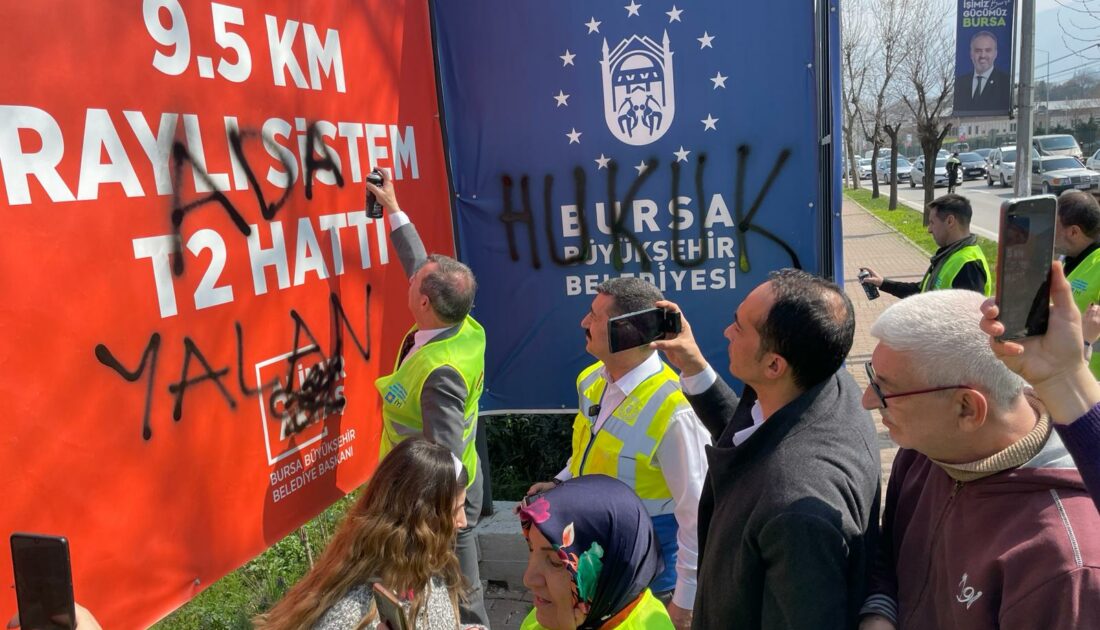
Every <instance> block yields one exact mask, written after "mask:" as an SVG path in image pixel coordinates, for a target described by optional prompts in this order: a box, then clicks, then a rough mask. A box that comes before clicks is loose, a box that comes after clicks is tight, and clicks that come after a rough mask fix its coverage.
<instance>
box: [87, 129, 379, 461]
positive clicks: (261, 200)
mask: <svg viewBox="0 0 1100 630" xmlns="http://www.w3.org/2000/svg"><path fill="white" fill-rule="evenodd" d="M249 138H256V139H260V141H261V142H263V143H265V144H266V145H268V147H269V148H273V147H274V146H275V145H274V142H273V141H272V140H271V139H269V138H263V137H261V135H260V134H259V133H258V132H255V131H249V130H246V131H243V132H241V131H238V130H236V129H233V130H231V131H230V133H229V145H230V148H231V150H232V152H233V155H234V157H235V158H236V161H237V163H239V164H240V166H241V168H242V170H243V171H244V174H245V177H246V178H247V179H248V183H249V185H250V186H251V188H252V190H253V191H254V192H255V195H256V205H257V208H258V209H259V211H260V214H261V216H262V217H263V219H264V220H265V221H272V220H274V218H275V216H276V214H277V213H278V212H279V210H280V209H281V208H282V207H283V206H284V205H285V204H286V202H287V200H288V199H289V198H290V195H291V192H292V191H293V190H294V183H295V180H296V178H293V177H292V178H290V179H289V181H288V183H287V186H286V188H285V189H284V191H283V194H282V196H281V197H279V199H277V200H275V201H273V202H270V203H269V202H268V201H267V199H266V197H265V196H264V191H263V188H262V187H261V186H260V182H259V180H258V179H257V177H256V174H255V172H254V171H253V170H252V167H251V166H250V165H249V163H248V160H247V159H246V158H245V155H244V140H246V139H249ZM307 138H308V140H307V146H308V150H307V151H306V152H305V153H306V155H305V159H304V162H305V174H304V177H303V180H304V185H303V186H304V192H305V198H306V200H311V199H313V179H314V177H316V176H317V174H318V173H319V172H321V171H329V172H331V173H332V175H333V179H334V180H335V182H336V185H337V186H339V187H341V188H342V187H343V186H344V177H343V175H342V174H341V173H340V168H339V166H338V165H337V163H336V158H335V155H334V154H333V153H332V150H331V149H330V148H329V147H328V146H327V145H325V144H324V142H323V141H322V139H321V133H320V131H319V129H318V127H317V124H316V123H311V124H310V125H309V127H308V129H307ZM276 153H278V155H279V156H280V157H279V160H280V162H281V163H282V165H283V169H284V171H285V172H287V173H292V172H294V169H295V166H294V164H293V163H291V162H290V158H288V157H287V156H286V155H285V154H284V153H282V152H276ZM318 154H320V156H318ZM184 166H190V167H191V168H192V169H194V172H195V173H196V174H197V176H198V177H199V178H200V179H201V180H202V181H203V183H204V184H205V185H206V187H207V188H209V189H210V190H212V191H213V192H211V193H210V194H208V195H206V196H204V197H200V198H198V199H195V200H192V201H190V202H187V203H184V202H183V199H182V195H181V192H180V185H179V183H180V182H181V181H182V174H183V168H184ZM172 178H173V194H172V202H171V209H172V211H171V220H172V230H173V235H174V236H176V238H175V239H174V240H175V245H174V251H173V252H172V253H173V254H174V256H173V263H172V270H173V273H174V274H175V275H177V276H180V275H182V274H183V272H184V258H185V257H184V256H183V252H182V247H183V239H182V238H180V235H181V231H182V226H183V220H184V218H185V217H186V216H187V215H188V214H189V213H191V212H193V211H195V210H198V209H199V208H201V207H203V206H205V205H207V204H211V203H215V204H217V205H219V206H221V208H222V209H224V210H225V212H226V214H227V215H228V216H229V219H230V221H232V223H233V225H234V226H235V227H236V228H237V230H238V231H239V232H240V233H241V234H242V235H243V236H246V237H247V236H249V235H250V234H251V232H252V229H251V227H250V226H249V224H248V222H247V221H245V219H244V216H243V215H242V214H241V212H240V211H239V210H238V209H237V208H236V206H234V205H233V203H232V202H231V201H230V200H229V198H228V197H226V195H225V194H224V193H222V192H221V191H220V190H218V188H217V185H216V184H215V182H214V181H213V178H211V177H210V175H209V173H207V171H206V170H205V169H204V168H202V167H201V166H200V165H198V164H196V163H195V161H194V159H193V158H192V156H191V153H190V152H189V150H188V149H187V147H186V145H184V144H183V143H182V142H180V141H179V140H176V141H175V142H174V143H173V145H172ZM370 293H371V287H370V285H367V287H366V301H367V325H366V337H365V338H366V343H365V345H364V343H361V342H360V340H359V337H358V336H356V334H355V330H354V328H353V327H352V325H351V322H350V321H349V320H348V318H347V314H346V313H345V312H344V308H343V306H342V305H341V303H340V299H339V296H338V295H337V294H336V293H331V294H330V313H331V315H332V327H333V329H334V330H335V342H334V344H333V349H332V352H331V353H330V355H328V356H326V355H325V353H324V352H323V351H322V350H321V345H320V344H319V343H318V342H317V339H316V337H314V335H313V333H312V332H311V331H310V329H309V326H308V325H306V323H305V321H304V320H303V319H302V317H301V316H300V315H299V314H298V312H297V311H295V310H293V309H292V310H291V311H290V317H291V319H292V320H294V340H293V344H292V345H291V352H290V354H289V356H288V357H287V359H286V361H287V373H286V378H285V379H283V380H282V381H280V380H279V378H278V377H276V378H274V379H272V380H271V381H269V382H267V383H263V384H259V385H258V387H259V388H258V389H253V388H251V387H249V386H248V385H247V384H246V383H245V381H244V330H243V327H242V326H241V323H240V322H236V323H235V324H234V330H235V333H236V338H237V379H238V385H239V387H240V391H241V394H243V395H244V396H246V397H250V396H256V395H260V394H262V393H263V392H265V391H266V392H268V398H267V406H268V409H269V410H270V412H271V413H272V417H277V418H280V419H281V420H282V421H283V426H284V429H285V431H286V432H288V433H296V432H300V431H302V430H303V429H304V428H305V427H307V426H309V425H311V424H313V423H314V422H316V421H318V420H321V419H323V418H325V417H328V416H329V415H331V414H333V413H339V412H341V411H342V410H343V408H344V405H345V402H346V401H345V400H344V398H343V396H342V395H340V394H338V393H337V392H338V388H337V381H338V380H339V379H340V378H342V375H343V373H344V369H343V368H344V356H343V332H344V329H345V328H346V329H347V331H348V333H349V334H350V335H351V338H352V341H353V342H354V343H355V347H356V349H357V350H358V351H359V355H360V356H361V357H362V358H363V360H364V361H370ZM303 332H304V333H305V335H306V337H308V338H309V340H310V342H311V345H309V346H307V347H305V348H300V347H299V341H300V338H301V335H302V333H303ZM160 348H161V335H160V333H158V332H154V333H153V334H152V335H151V336H150V337H149V343H148V344H147V345H146V346H145V350H144V351H143V352H142V355H141V361H140V362H139V363H138V366H137V368H136V369H134V370H129V369H127V368H126V367H125V366H124V365H123V364H122V362H121V361H119V360H118V359H117V358H116V357H115V356H114V354H113V353H112V352H111V350H110V349H109V348H108V347H107V346H106V345H105V344H97V345H96V347H95V356H96V359H98V360H99V362H100V363H102V364H103V365H105V366H107V367H109V368H111V369H112V370H114V371H115V372H116V373H117V374H118V375H119V376H121V377H122V378H123V379H124V380H126V381H129V382H136V381H138V380H140V379H141V378H142V377H143V376H145V377H146V381H147V382H146V391H145V409H144V412H143V413H142V431H141V434H142V437H143V438H144V439H146V440H149V439H152V436H153V430H152V426H151V424H150V415H151V409H152V400H153V391H154V382H155V381H156V371H157V359H158V356H159V353H160ZM183 350H184V353H183V366H182V368H181V370H180V380H179V381H177V382H175V383H170V384H169V385H168V393H169V394H172V395H173V396H174V397H175V403H174V406H173V409H172V419H173V420H174V421H176V422H179V420H180V419H181V418H182V417H183V402H184V399H185V397H186V394H187V391H188V389H191V388H194V387H197V386H199V385H202V384H203V383H206V382H207V381H212V382H213V383H214V385H215V386H216V387H217V389H218V392H219V393H220V394H221V396H222V398H223V399H224V400H225V402H226V405H227V406H228V407H229V409H230V410H235V409H236V408H237V401H236V400H235V399H234V398H233V394H232V393H230V391H229V389H228V388H227V387H226V385H225V383H224V382H223V379H224V378H225V377H226V376H227V375H228V374H229V367H228V366H227V367H224V368H221V369H214V368H213V367H212V366H211V364H210V362H209V361H208V360H207V359H206V356H205V355H204V354H203V352H202V350H200V349H199V346H198V344H197V343H196V342H195V341H194V340H193V339H191V338H190V337H184V339H183ZM314 354H317V355H319V357H320V360H319V362H318V363H317V365H315V366H313V368H312V369H310V370H309V372H308V375H307V376H306V378H305V379H304V380H302V382H301V383H299V384H298V386H297V387H295V385H294V382H295V380H294V373H295V366H296V365H298V363H300V362H301V361H302V360H303V359H305V358H306V357H309V356H311V355H314ZM192 358H193V359H194V360H195V361H196V362H197V363H198V364H199V366H200V367H201V368H202V370H201V372H199V373H198V374H197V375H195V376H193V375H192V366H191V360H192Z"/></svg>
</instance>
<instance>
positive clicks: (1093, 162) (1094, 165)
mask: <svg viewBox="0 0 1100 630" xmlns="http://www.w3.org/2000/svg"><path fill="white" fill-rule="evenodd" d="M1085 168H1087V169H1090V170H1093V171H1100V149H1097V150H1096V153H1093V154H1092V157H1090V158H1089V159H1088V160H1087V161H1085Z"/></svg>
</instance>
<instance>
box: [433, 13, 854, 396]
mask: <svg viewBox="0 0 1100 630" xmlns="http://www.w3.org/2000/svg"><path fill="white" fill-rule="evenodd" d="M814 4H815V3H808V2H805V1H804V0H802V1H799V0H778V1H775V2H770V3H731V2H728V1H719V0H709V1H689V2H670V1H660V2H657V1H653V0H646V1H642V2H640V1H639V0H631V1H630V3H629V4H625V3H624V2H623V1H622V0H618V1H601V2H593V1H591V0H587V1H580V0H565V1H560V2H550V1H548V2H534V1H529V0H523V1H517V0H470V1H466V2H437V3H435V6H434V7H433V9H434V22H435V25H434V26H435V34H436V54H437V63H438V66H439V77H440V84H441V88H442V89H441V91H442V99H443V111H444V117H445V121H444V123H445V130H446V142H447V157H448V161H449V165H450V170H451V174H452V186H453V188H454V193H455V195H454V206H453V210H454V215H455V228H456V229H455V235H456V241H457V246H458V252H459V257H460V258H461V259H462V260H463V261H465V262H466V263H468V264H469V265H470V266H471V267H472V268H473V270H474V273H475V274H476V275H477V277H478V281H479V290H478V296H477V305H476V308H475V311H474V316H475V317H476V318H477V319H478V320H479V321H480V322H482V323H483V324H484V326H485V329H486V332H487V335H488V349H487V357H486V380H485V382H486V392H485V395H484V396H483V397H482V399H481V403H482V410H483V412H502V411H518V410H561V409H575V408H576V406H577V395H576V389H575V379H576V376H577V374H578V373H579V372H580V371H581V370H582V369H583V368H584V367H585V366H586V365H588V364H590V363H592V362H594V361H595V359H594V358H593V357H591V356H589V355H588V354H587V353H586V352H585V333H584V330H582V329H581V328H580V320H581V319H582V318H583V317H584V315H585V314H586V313H587V312H588V309H589V307H590V305H591V303H592V300H593V298H594V297H595V294H596V293H595V291H596V287H597V286H598V285H599V283H600V282H602V281H603V280H605V279H607V278H609V277H614V276H620V275H633V276H641V277H643V278H646V279H648V280H650V281H651V282H653V284H655V285H656V286H657V287H658V288H659V289H661V290H662V291H663V292H664V294H665V296H666V297H667V298H668V299H670V300H672V301H674V302H676V303H677V304H678V305H679V306H680V307H681V308H682V309H683V312H684V314H685V316H686V317H687V318H688V319H689V320H690V321H691V324H692V327H693V329H694V331H695V336H696V338H697V340H698V341H699V342H700V345H701V346H702V347H703V349H704V351H705V353H706V354H707V357H708V359H709V360H710V361H711V363H712V364H713V365H714V367H715V369H716V370H717V371H718V372H719V373H720V374H723V376H726V377H728V374H727V373H726V365H727V363H728V358H727V357H726V350H725V349H726V342H725V340H724V339H723V337H722V331H723V329H724V328H725V327H726V326H727V325H728V324H729V322H730V321H731V319H732V315H733V312H734V310H735V309H736V308H737V305H738V304H739V303H740V301H741V299H742V298H744V296H745V295H746V294H747V293H748V291H750V290H751V289H752V288H753V287H755V286H756V285H758V284H760V283H761V282H763V281H764V280H765V279H766V278H767V274H768V272H769V271H772V270H774V269H779V268H782V267H792V266H794V267H801V268H803V269H807V270H809V271H815V272H822V271H823V270H824V269H823V268H824V267H826V266H827V265H828V264H829V263H830V261H833V260H835V259H836V258H837V257H838V256H839V247H840V244H839V238H840V229H839V202H838V197H837V196H836V195H835V193H834V192H832V191H825V192H823V188H822V185H821V180H822V178H821V177H819V175H820V172H821V169H822V168H823V166H822V160H821V155H822V154H823V151H825V152H826V153H827V152H830V151H835V149H834V148H831V147H832V146H833V145H829V139H830V138H831V137H832V136H831V135H830V134H833V131H834V130H833V127H834V126H835V127H836V128H837V129H839V124H837V122H836V120H835V118H836V116H835V115H834V114H833V112H835V110H836V108H835V106H834V105H833V103H834V102H835V99H836V94H837V90H836V89H835V85H833V83H838V82H839V72H837V73H836V76H837V80H836V81H829V80H828V79H827V78H826V79H825V80H824V81H823V82H820V84H819V79H820V78H821V77H819V73H820V72H823V71H822V70H821V69H820V68H819V67H818V66H819V64H820V63H821V61H820V60H821V59H825V60H831V61H835V59H836V50H835V47H836V45H835V43H834V44H832V45H831V46H829V47H828V48H829V49H827V50H825V51H824V52H819V50H818V48H820V47H823V46H824V45H823V44H822V41H821V38H820V37H819V35H818V32H819V29H818V28H817V27H816V24H817V23H818V19H819V16H816V15H815V13H814ZM825 6H826V7H827V6H828V5H825ZM834 8H835V7H834ZM822 22H823V23H826V24H828V29H829V30H830V31H831V33H832V35H831V37H830V39H831V41H833V42H835V41H837V34H836V32H835V27H836V21H835V12H833V13H832V17H831V18H830V19H828V20H823V21H822ZM822 85H824V86H825V87H824V88H822ZM823 102H824V103H826V104H827V107H826V109H825V112H824V115H823V110H822V107H823V106H822V103H823ZM822 120H823V121H824V123H822V122H821V121H822ZM823 143H824V144H825V145H827V148H826V149H824V150H823V149H821V146H822V145H823ZM834 155H835V153H834ZM834 206H835V207H836V210H837V212H835V213H830V208H833V207H834Z"/></svg>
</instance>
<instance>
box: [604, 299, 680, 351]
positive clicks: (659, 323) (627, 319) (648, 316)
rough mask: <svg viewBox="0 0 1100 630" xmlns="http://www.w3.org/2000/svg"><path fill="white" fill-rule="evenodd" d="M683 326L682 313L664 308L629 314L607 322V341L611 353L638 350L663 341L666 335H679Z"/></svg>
mask: <svg viewBox="0 0 1100 630" xmlns="http://www.w3.org/2000/svg"><path fill="white" fill-rule="evenodd" d="M682 325H683V322H682V320H681V319H680V313H678V312H676V313H674V312H672V311H666V310H664V309H662V308H647V309H645V310H644V311H637V312H634V313H627V314H626V315H619V316H618V317H612V318H611V319H609V320H607V340H608V347H609V348H610V349H611V352H620V351H622V350H629V349H630V348H637V347H638V346H642V345H645V344H647V343H649V342H651V341H656V340H657V339H662V338H664V336H665V333H678V332H680V329H681V327H682Z"/></svg>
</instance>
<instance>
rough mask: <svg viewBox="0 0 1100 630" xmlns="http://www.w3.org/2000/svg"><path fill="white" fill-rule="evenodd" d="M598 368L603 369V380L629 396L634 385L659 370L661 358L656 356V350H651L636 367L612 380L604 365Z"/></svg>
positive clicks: (639, 383) (637, 384)
mask: <svg viewBox="0 0 1100 630" xmlns="http://www.w3.org/2000/svg"><path fill="white" fill-rule="evenodd" d="M600 369H601V370H603V377H604V380H606V381H607V382H608V383H609V384H611V385H614V386H615V387H618V388H619V389H620V390H621V391H622V392H623V394H625V395H627V396H629V395H630V392H632V391H634V388H635V387H637V386H639V385H641V384H642V381H644V380H646V379H647V378H649V377H650V376H653V375H654V374H656V373H657V372H660V371H661V358H660V357H659V356H657V353H656V352H651V353H650V354H649V357H647V358H646V360H645V361H642V362H641V363H639V364H638V365H637V367H635V368H634V369H633V370H630V371H629V372H627V373H626V374H623V377H622V378H620V379H619V380H617V381H614V382H612V381H611V375H610V374H609V373H608V372H607V366H606V365H605V366H603V367H601V368H600Z"/></svg>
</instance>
